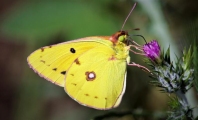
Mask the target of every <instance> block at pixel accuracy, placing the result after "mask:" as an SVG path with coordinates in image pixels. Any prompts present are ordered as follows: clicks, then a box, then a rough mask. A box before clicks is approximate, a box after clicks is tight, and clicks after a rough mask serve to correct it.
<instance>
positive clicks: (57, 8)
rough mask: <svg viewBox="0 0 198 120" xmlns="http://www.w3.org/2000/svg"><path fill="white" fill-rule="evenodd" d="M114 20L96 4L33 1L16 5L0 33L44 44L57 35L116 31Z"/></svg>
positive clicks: (81, 35)
mask: <svg viewBox="0 0 198 120" xmlns="http://www.w3.org/2000/svg"><path fill="white" fill-rule="evenodd" d="M109 16H110V17H109ZM113 19H114V18H113V16H111V14H110V13H108V11H106V13H105V14H104V10H103V6H102V4H99V3H98V4H97V3H94V2H89V3H86V2H82V1H81V2H71V1H50V2H46V1H39V2H33V1H32V2H30V3H24V4H22V5H19V6H17V8H15V9H14V10H13V11H12V13H10V15H9V16H7V17H6V19H5V20H4V22H3V24H2V26H1V32H3V33H5V34H7V35H9V36H13V37H17V38H19V39H22V40H28V42H37V41H38V40H39V43H40V44H43V45H44V44H45V45H46V44H47V43H48V41H49V40H50V38H52V37H54V36H55V35H57V34H62V35H63V36H64V37H65V38H69V39H76V38H81V37H83V36H84V37H85V35H86V36H93V35H111V34H112V33H114V31H117V30H119V28H117V29H116V26H115V22H112V21H113ZM114 21H115V20H114ZM74 36H75V37H74Z"/></svg>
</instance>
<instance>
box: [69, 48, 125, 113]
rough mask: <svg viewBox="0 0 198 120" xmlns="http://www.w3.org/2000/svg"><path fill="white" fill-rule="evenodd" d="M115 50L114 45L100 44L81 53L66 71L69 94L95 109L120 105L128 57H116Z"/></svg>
mask: <svg viewBox="0 0 198 120" xmlns="http://www.w3.org/2000/svg"><path fill="white" fill-rule="evenodd" d="M115 54H116V52H115V51H114V50H113V49H112V48H110V47H107V46H104V45H100V46H98V47H96V48H93V49H91V50H89V51H87V52H85V53H84V54H82V55H80V56H79V57H78V58H77V59H76V60H75V62H74V63H73V64H72V65H71V67H70V68H69V69H68V71H67V75H66V81H65V91H66V92H67V93H68V95H69V96H70V97H72V98H73V99H75V100H76V101H77V102H79V103H80V104H83V105H85V106H90V107H92V108H96V109H110V108H113V107H116V106H117V105H119V103H120V101H121V98H122V94H123V92H124V91H125V73H126V60H124V59H123V60H119V59H116V58H115V57H114V56H115ZM90 56H91V57H90Z"/></svg>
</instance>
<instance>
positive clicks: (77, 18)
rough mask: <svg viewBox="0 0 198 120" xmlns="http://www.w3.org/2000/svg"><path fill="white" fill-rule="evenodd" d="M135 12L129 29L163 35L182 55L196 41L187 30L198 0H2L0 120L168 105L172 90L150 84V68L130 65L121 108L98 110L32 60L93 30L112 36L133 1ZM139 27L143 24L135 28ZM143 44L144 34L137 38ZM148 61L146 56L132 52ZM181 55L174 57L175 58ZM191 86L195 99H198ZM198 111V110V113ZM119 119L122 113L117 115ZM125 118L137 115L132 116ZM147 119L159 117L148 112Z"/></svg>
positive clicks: (79, 117) (74, 117) (81, 116)
mask: <svg viewBox="0 0 198 120" xmlns="http://www.w3.org/2000/svg"><path fill="white" fill-rule="evenodd" d="M135 2H137V6H136V8H135V10H134V11H133V12H132V14H131V16H130V17H129V19H128V21H127V23H126V25H125V27H124V30H129V34H131V35H134V34H140V35H143V36H144V37H145V38H146V40H147V41H150V40H153V39H157V40H158V41H159V42H160V44H161V45H162V48H164V49H167V47H168V46H170V47H171V51H172V52H171V54H172V55H173V56H174V55H175V54H177V55H178V56H179V55H180V54H181V51H182V49H183V48H184V47H185V46H188V45H189V44H191V43H192V40H189V39H184V36H188V34H186V33H187V32H186V30H187V29H186V28H187V27H189V26H193V25H194V24H195V23H196V22H197V16H198V1H193V0H188V1H186V0H174V1H173V0H161V1H160V0H136V1H134V0H100V1H91V0H78V1H77V0H56V1H53V0H40V1H39V0H1V1H0V75H1V80H0V120H87V119H91V118H93V117H94V116H98V115H102V114H105V113H108V112H110V111H116V112H122V111H127V110H135V109H142V110H146V111H165V110H167V109H168V106H167V101H168V96H167V95H166V94H164V93H161V92H160V91H159V89H157V88H155V87H152V86H151V85H150V84H149V77H148V74H147V73H145V72H143V71H142V70H140V69H139V68H136V67H128V76H127V86H126V92H125V95H124V97H123V100H122V102H121V104H120V106H119V107H118V108H115V109H112V110H109V111H99V110H94V109H91V108H87V107H84V106H81V105H79V104H78V103H77V102H75V101H74V100H72V99H71V98H70V97H69V96H68V95H67V94H66V93H65V92H64V89H63V88H61V87H59V86H56V85H54V84H52V83H50V82H48V81H46V80H44V79H43V78H40V77H39V76H38V75H37V74H35V73H34V72H33V71H32V70H31V69H30V68H29V66H28V64H27V61H26V58H27V56H28V55H29V54H30V53H31V52H33V51H34V50H36V49H38V48H40V47H42V46H47V45H52V44H56V43H60V42H64V41H68V40H74V39H77V38H82V37H87V36H110V35H112V34H114V33H115V32H117V31H119V30H120V29H121V26H122V24H123V22H124V20H125V18H126V16H127V15H128V13H129V11H130V9H131V8H132V6H133V4H134V3H135ZM134 28H140V30H138V31H135V30H130V29H134ZM133 38H134V40H135V41H136V42H138V43H140V44H144V42H143V40H142V39H141V38H139V37H133ZM131 60H132V61H135V62H136V63H138V64H142V65H145V63H143V57H141V56H138V55H134V54H131ZM173 61H174V59H173ZM197 99H198V96H197V95H196V94H195V92H194V90H193V89H192V90H191V92H189V93H188V100H189V102H190V104H191V105H192V106H195V105H197ZM194 114H195V115H198V111H197V110H195V111H194ZM114 119H115V118H114ZM119 119H123V120H133V119H134V117H133V116H126V117H122V118H119ZM140 119H141V120H144V119H153V118H149V117H141V118H140Z"/></svg>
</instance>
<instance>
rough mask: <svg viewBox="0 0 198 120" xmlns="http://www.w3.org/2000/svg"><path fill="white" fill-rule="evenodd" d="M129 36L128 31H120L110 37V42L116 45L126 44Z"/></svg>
mask: <svg viewBox="0 0 198 120" xmlns="http://www.w3.org/2000/svg"><path fill="white" fill-rule="evenodd" d="M128 36H129V35H128V32H127V31H118V32H116V33H115V34H113V35H112V36H111V37H110V41H111V42H113V43H114V44H116V43H118V42H122V43H125V44H126V43H127V37H128Z"/></svg>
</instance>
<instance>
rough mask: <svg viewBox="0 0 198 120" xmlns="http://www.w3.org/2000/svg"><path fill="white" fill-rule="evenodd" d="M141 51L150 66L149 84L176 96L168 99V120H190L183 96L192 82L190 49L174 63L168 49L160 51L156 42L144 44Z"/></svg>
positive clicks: (188, 107) (189, 111)
mask: <svg viewBox="0 0 198 120" xmlns="http://www.w3.org/2000/svg"><path fill="white" fill-rule="evenodd" d="M142 51H143V53H144V54H145V56H146V58H147V60H146V63H147V64H148V65H149V66H151V78H152V79H153V80H152V81H151V83H152V84H153V85H155V86H157V87H160V88H161V91H163V92H166V93H169V94H170V93H175V94H176V97H175V98H170V102H169V106H170V111H169V112H168V120H172V119H175V120H183V119H187V120H192V119H193V115H192V109H191V108H190V106H189V104H188V101H187V99H186V96H185V93H186V92H187V91H188V90H189V89H190V88H191V87H192V85H193V80H194V69H193V66H192V60H193V51H192V48H191V47H190V48H189V49H188V50H186V49H184V51H183V56H182V58H181V59H180V58H178V57H177V60H176V62H175V63H173V62H171V59H170V48H168V49H167V51H166V52H163V51H161V48H160V45H159V44H158V42H157V41H156V40H153V41H151V42H149V43H147V44H145V45H144V46H143V47H142Z"/></svg>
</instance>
